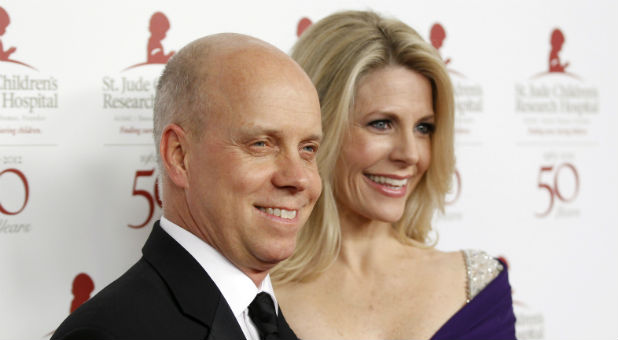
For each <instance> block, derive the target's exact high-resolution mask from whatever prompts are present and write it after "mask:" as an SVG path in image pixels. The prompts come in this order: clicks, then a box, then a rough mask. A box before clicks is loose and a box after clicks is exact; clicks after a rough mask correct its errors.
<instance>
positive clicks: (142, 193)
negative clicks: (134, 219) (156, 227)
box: [129, 169, 163, 229]
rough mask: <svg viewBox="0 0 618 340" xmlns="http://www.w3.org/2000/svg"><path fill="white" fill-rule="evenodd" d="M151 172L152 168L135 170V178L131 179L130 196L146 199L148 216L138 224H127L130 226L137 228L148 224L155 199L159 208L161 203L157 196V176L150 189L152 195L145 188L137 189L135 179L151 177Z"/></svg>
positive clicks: (152, 171)
mask: <svg viewBox="0 0 618 340" xmlns="http://www.w3.org/2000/svg"><path fill="white" fill-rule="evenodd" d="M153 174H154V169H152V170H137V171H135V178H134V179H133V193H132V196H142V197H144V198H145V199H146V201H148V217H146V220H144V222H143V223H142V224H139V225H132V224H129V227H130V228H134V229H139V228H143V227H144V226H146V224H148V222H149V221H150V219H151V218H152V215H154V205H155V201H156V202H157V205H158V206H159V208H161V207H162V205H163V203H162V202H161V198H160V197H159V190H158V189H159V177H158V176H157V178H156V179H155V183H154V188H153V189H152V191H153V192H154V195H152V194H151V193H150V192H148V191H146V190H138V189H137V179H138V178H139V177H151V176H152V175H153ZM153 196H154V198H153Z"/></svg>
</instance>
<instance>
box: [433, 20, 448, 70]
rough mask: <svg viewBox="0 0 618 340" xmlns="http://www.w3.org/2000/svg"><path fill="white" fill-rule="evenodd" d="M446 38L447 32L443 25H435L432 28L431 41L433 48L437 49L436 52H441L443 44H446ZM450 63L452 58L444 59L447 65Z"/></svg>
mask: <svg viewBox="0 0 618 340" xmlns="http://www.w3.org/2000/svg"><path fill="white" fill-rule="evenodd" d="M445 38H446V31H445V30H444V27H442V25H441V24H440V23H437V22H436V23H435V24H433V26H431V31H430V32H429V40H431V44H432V45H433V47H435V49H436V50H438V52H439V51H440V48H441V47H442V43H443V42H444V39H445ZM450 62H451V58H446V59H444V64H445V65H448V63H450Z"/></svg>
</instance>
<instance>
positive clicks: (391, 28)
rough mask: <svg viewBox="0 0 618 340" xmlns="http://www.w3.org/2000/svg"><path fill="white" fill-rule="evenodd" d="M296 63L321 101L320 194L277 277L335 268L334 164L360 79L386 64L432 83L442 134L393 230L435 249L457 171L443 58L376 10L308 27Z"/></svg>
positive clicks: (299, 43) (335, 17)
mask: <svg viewBox="0 0 618 340" xmlns="http://www.w3.org/2000/svg"><path fill="white" fill-rule="evenodd" d="M292 58H294V59H295V60H296V62H298V64H300V66H301V67H303V69H304V70H305V72H307V74H308V75H309V77H310V78H311V80H312V81H313V83H314V85H315V87H316V88H317V91H318V95H319V97H320V104H321V108H322V127H323V133H324V139H323V142H322V145H321V147H320V152H319V153H318V167H319V169H320V175H321V177H322V182H323V190H322V195H321V196H320V198H319V200H318V202H317V203H316V205H315V208H314V209H313V212H312V214H311V216H310V217H309V220H308V221H307V223H306V224H305V226H304V227H303V228H302V230H301V231H300V233H299V235H298V239H297V246H296V250H295V252H294V254H293V255H292V256H291V257H290V258H288V259H287V260H285V261H283V262H281V263H280V264H279V265H278V266H277V267H276V268H275V269H274V270H273V271H272V273H271V276H272V278H273V280H274V281H275V282H277V283H285V282H293V281H297V282H298V281H305V280H309V279H311V278H313V277H315V276H316V275H319V274H320V273H321V272H323V271H325V270H326V269H327V268H328V266H329V265H330V264H332V263H333V262H334V261H335V259H336V258H337V256H338V255H339V250H340V247H341V230H340V224H339V214H338V211H337V202H336V199H335V194H334V191H333V189H334V188H335V187H336V185H335V182H336V181H337V179H336V178H335V177H334V174H335V166H336V164H337V160H338V158H339V150H341V147H342V143H343V138H344V136H345V133H346V131H347V129H348V127H349V123H348V120H349V116H350V112H351V111H352V107H353V106H354V97H355V94H356V89H357V86H358V82H359V80H360V79H361V78H362V77H363V76H364V75H366V74H368V73H369V72H372V71H374V70H377V69H380V68H383V67H386V66H388V65H401V66H404V67H407V68H408V69H410V70H413V71H416V72H418V73H420V74H422V75H423V76H425V77H426V78H427V79H429V81H430V83H431V87H432V96H433V108H434V113H435V119H436V121H435V124H436V129H435V132H434V134H433V135H432V137H431V138H432V143H431V159H432V162H431V164H430V166H429V168H428V169H427V172H426V173H425V175H424V176H423V178H422V179H421V181H420V182H419V183H418V185H417V187H416V188H415V190H414V191H413V192H412V194H411V195H410V197H409V198H408V200H407V202H406V207H405V210H404V213H403V216H402V218H401V220H399V221H398V222H396V223H394V224H393V228H394V229H395V230H396V232H397V235H398V237H399V239H400V241H402V242H404V243H408V244H412V245H416V246H420V247H433V246H434V245H435V241H436V239H435V238H433V239H432V237H430V235H429V232H430V231H431V220H432V218H433V216H434V213H435V212H436V210H440V211H443V209H444V197H445V195H446V193H447V192H448V190H449V188H450V183H451V178H452V174H453V171H454V163H455V156H454V150H453V130H454V114H453V108H454V104H453V89H452V85H451V81H450V78H449V76H448V72H447V70H446V68H445V66H444V63H443V61H442V59H441V57H440V55H439V54H438V52H437V51H436V50H435V49H434V48H433V46H431V45H430V44H428V43H427V42H425V41H424V40H423V39H422V38H421V37H420V35H419V34H418V33H417V32H416V31H414V30H413V29H412V28H411V27H409V26H408V25H406V24H404V23H403V22H401V21H399V20H396V19H392V18H383V17H381V16H379V15H378V14H376V13H374V12H363V11H346V12H339V13H335V14H332V15H330V16H328V17H326V18H324V19H322V20H320V21H319V22H317V23H315V24H313V25H312V26H310V27H309V28H308V29H307V30H306V31H305V32H304V33H303V34H302V36H301V37H300V39H299V40H298V41H297V43H296V44H295V45H294V47H293V49H292Z"/></svg>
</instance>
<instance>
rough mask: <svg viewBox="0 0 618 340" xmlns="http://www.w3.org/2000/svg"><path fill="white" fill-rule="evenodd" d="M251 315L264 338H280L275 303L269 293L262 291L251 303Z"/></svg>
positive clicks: (273, 339)
mask: <svg viewBox="0 0 618 340" xmlns="http://www.w3.org/2000/svg"><path fill="white" fill-rule="evenodd" d="M249 317H250V318H251V320H252V321H253V323H254V324H255V327H256V328H257V330H258V333H260V339H262V340H278V339H279V329H278V328H277V313H275V304H274V302H273V299H272V298H271V297H270V295H268V293H264V292H261V293H259V294H258V295H256V296H255V299H253V302H251V304H250V305H249Z"/></svg>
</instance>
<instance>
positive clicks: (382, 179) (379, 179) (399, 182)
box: [366, 175, 408, 188]
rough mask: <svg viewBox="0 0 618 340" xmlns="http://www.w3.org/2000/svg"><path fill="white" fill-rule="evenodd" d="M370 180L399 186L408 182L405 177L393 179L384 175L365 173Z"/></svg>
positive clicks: (395, 186)
mask: <svg viewBox="0 0 618 340" xmlns="http://www.w3.org/2000/svg"><path fill="white" fill-rule="evenodd" d="M366 176H367V177H368V178H369V179H370V180H372V181H374V182H376V183H378V184H386V185H388V186H390V187H394V188H401V187H402V186H404V185H406V183H407V182H408V180H407V179H393V178H389V177H384V176H375V175H366Z"/></svg>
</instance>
